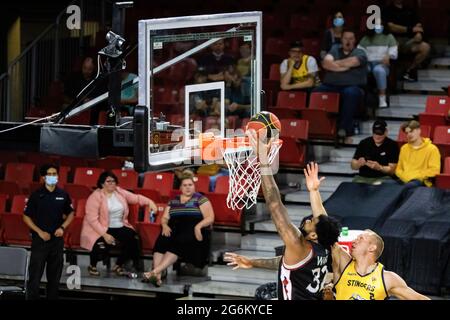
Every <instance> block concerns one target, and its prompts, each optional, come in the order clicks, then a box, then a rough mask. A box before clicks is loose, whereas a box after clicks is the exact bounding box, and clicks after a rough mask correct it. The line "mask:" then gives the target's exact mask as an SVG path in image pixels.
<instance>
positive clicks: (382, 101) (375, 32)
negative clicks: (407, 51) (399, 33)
mask: <svg viewBox="0 0 450 320" xmlns="http://www.w3.org/2000/svg"><path fill="white" fill-rule="evenodd" d="M358 48H360V49H363V50H364V51H365V52H366V54H367V60H368V68H369V71H370V72H372V73H373V75H374V77H375V80H376V82H377V88H378V99H379V105H378V106H379V107H380V108H387V106H388V105H387V102H386V88H387V77H388V76H389V66H390V60H396V59H397V56H398V46H397V41H396V40H395V38H394V36H393V35H392V34H391V33H388V32H387V30H386V28H384V26H383V23H382V21H379V23H377V24H376V25H375V28H374V29H371V30H368V31H367V34H366V35H365V36H364V37H363V38H362V39H361V42H360V43H359V45H358Z"/></svg>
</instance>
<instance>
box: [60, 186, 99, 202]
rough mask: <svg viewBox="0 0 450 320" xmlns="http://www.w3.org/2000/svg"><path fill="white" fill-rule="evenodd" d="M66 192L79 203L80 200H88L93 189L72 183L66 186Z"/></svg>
mask: <svg viewBox="0 0 450 320" xmlns="http://www.w3.org/2000/svg"><path fill="white" fill-rule="evenodd" d="M64 190H65V191H66V192H67V193H68V194H69V196H70V197H71V198H72V199H73V200H74V201H77V200H79V199H87V198H89V196H90V195H91V193H92V192H93V191H92V189H91V188H89V187H87V186H85V185H79V184H72V183H67V184H66V185H65V186H64Z"/></svg>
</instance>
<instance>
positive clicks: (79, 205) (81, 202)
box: [75, 199, 87, 217]
mask: <svg viewBox="0 0 450 320" xmlns="http://www.w3.org/2000/svg"><path fill="white" fill-rule="evenodd" d="M86 202H87V199H78V200H77V201H76V209H75V216H76V217H84V216H85V214H86Z"/></svg>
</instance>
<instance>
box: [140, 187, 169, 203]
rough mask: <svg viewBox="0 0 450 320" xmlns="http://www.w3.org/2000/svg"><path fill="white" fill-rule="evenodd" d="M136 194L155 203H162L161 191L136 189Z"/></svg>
mask: <svg viewBox="0 0 450 320" xmlns="http://www.w3.org/2000/svg"><path fill="white" fill-rule="evenodd" d="M134 192H135V193H136V194H141V195H143V196H145V197H147V198H149V199H151V200H152V201H153V202H162V198H161V195H160V194H159V191H157V190H152V189H134Z"/></svg>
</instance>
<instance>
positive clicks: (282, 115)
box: [269, 107, 298, 119]
mask: <svg viewBox="0 0 450 320" xmlns="http://www.w3.org/2000/svg"><path fill="white" fill-rule="evenodd" d="M269 111H270V112H272V113H273V114H274V115H276V116H277V118H278V119H290V118H297V117H298V116H297V111H296V110H294V109H290V108H280V107H269Z"/></svg>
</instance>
